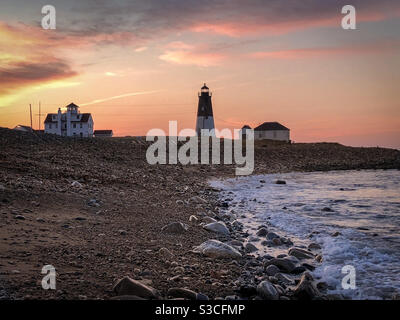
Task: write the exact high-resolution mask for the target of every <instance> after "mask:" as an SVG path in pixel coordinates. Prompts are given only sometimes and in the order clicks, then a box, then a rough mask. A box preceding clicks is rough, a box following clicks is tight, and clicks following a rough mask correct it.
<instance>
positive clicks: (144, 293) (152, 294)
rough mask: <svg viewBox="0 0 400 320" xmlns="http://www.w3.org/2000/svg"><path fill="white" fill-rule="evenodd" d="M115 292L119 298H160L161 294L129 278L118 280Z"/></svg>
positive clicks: (114, 288) (114, 287)
mask: <svg viewBox="0 0 400 320" xmlns="http://www.w3.org/2000/svg"><path fill="white" fill-rule="evenodd" d="M113 291H114V292H115V293H116V294H117V295H118V296H137V297H140V298H144V299H158V298H159V294H158V292H157V290H156V289H154V288H152V287H150V286H147V285H145V284H143V283H141V282H139V281H137V280H133V279H131V278H129V277H125V278H122V279H120V280H118V281H117V282H116V283H115V285H114V286H113Z"/></svg>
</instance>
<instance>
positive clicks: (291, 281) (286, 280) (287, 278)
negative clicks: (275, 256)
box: [275, 272, 294, 285]
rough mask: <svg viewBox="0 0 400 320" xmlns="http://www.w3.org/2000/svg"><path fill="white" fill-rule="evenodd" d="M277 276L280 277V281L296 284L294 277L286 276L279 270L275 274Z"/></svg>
mask: <svg viewBox="0 0 400 320" xmlns="http://www.w3.org/2000/svg"><path fill="white" fill-rule="evenodd" d="M275 277H276V278H277V279H278V281H279V282H281V283H284V284H285V285H292V284H294V281H293V279H290V278H289V277H287V276H285V275H284V274H282V273H280V272H278V273H276V274H275Z"/></svg>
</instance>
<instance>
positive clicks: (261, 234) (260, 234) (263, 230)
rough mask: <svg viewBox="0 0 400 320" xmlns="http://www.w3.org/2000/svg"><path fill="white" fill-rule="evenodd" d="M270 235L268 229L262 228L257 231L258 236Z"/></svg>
mask: <svg viewBox="0 0 400 320" xmlns="http://www.w3.org/2000/svg"><path fill="white" fill-rule="evenodd" d="M267 234H268V230H267V229H266V228H264V227H263V228H261V229H259V230H258V231H257V236H259V237H265V236H266V235H267Z"/></svg>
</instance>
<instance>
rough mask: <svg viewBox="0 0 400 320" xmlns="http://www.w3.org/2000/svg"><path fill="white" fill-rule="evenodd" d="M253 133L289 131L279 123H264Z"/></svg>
mask: <svg viewBox="0 0 400 320" xmlns="http://www.w3.org/2000/svg"><path fill="white" fill-rule="evenodd" d="M254 130H255V131H273V130H289V129H288V128H286V127H285V126H283V125H281V124H280V123H279V122H264V123H263V124H260V125H259V126H258V127H256V128H254Z"/></svg>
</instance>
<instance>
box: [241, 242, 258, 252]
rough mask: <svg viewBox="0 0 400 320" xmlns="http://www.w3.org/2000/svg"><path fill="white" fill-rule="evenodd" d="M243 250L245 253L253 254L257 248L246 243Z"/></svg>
mask: <svg viewBox="0 0 400 320" xmlns="http://www.w3.org/2000/svg"><path fill="white" fill-rule="evenodd" d="M244 249H245V250H246V251H247V252H255V251H257V250H258V249H257V247H256V246H255V245H254V244H252V243H250V242H247V243H246V244H245V245H244Z"/></svg>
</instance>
